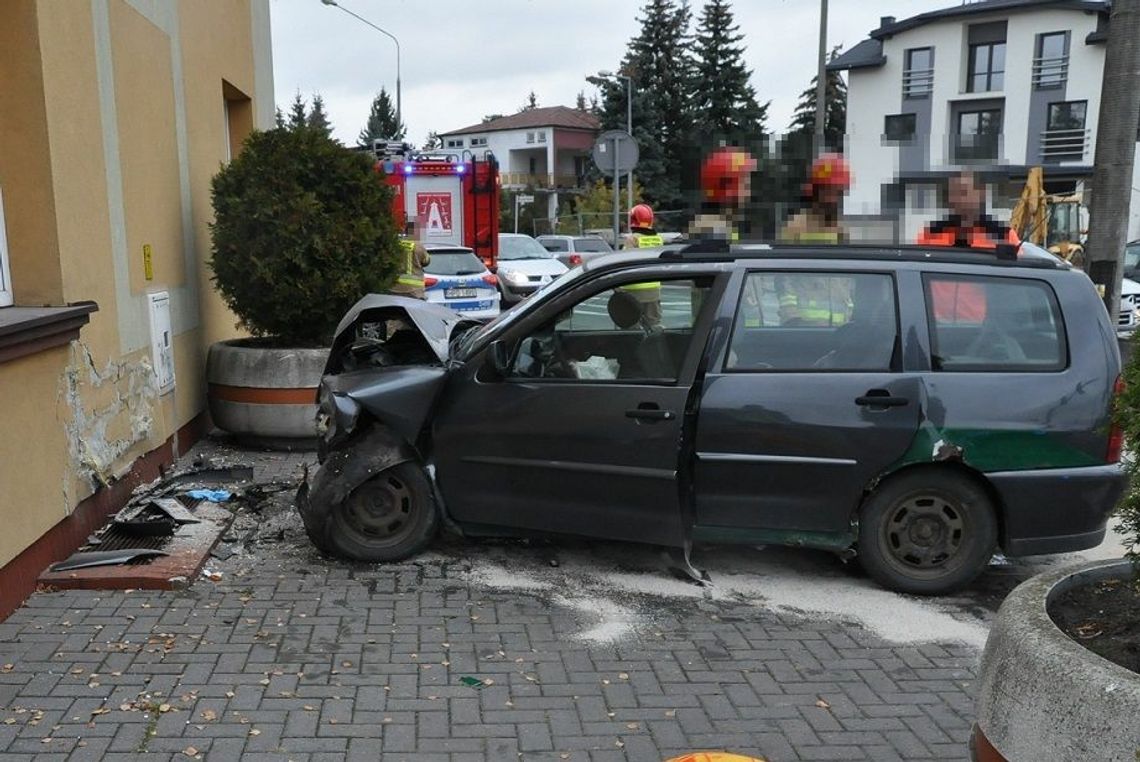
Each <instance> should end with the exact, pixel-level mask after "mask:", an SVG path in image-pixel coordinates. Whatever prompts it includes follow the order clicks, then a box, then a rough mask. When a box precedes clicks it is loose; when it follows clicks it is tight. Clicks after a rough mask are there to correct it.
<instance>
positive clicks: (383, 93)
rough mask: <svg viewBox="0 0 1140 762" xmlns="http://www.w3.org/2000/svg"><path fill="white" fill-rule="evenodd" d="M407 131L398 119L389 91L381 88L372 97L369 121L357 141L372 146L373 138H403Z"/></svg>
mask: <svg viewBox="0 0 1140 762" xmlns="http://www.w3.org/2000/svg"><path fill="white" fill-rule="evenodd" d="M407 131H408V130H407V127H405V126H404V124H403V123H401V122H399V121H398V120H397V119H396V107H395V106H394V105H393V104H392V98H391V96H389V95H388V91H387V90H385V89H384V88H380V92H379V93H377V94H376V97H375V98H373V99H372V109H371V111H370V112H369V114H368V123H367V124H366V125H365V127H364V129H363V130H361V131H360V135H359V137H357V138H356V142H357V143H359V144H360V145H362V146H371V145H372V141H373V140H403V139H404V135H405V134H407Z"/></svg>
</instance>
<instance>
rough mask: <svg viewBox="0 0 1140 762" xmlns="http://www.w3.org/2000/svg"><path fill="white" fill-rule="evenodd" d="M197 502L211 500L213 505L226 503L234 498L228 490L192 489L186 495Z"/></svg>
mask: <svg viewBox="0 0 1140 762" xmlns="http://www.w3.org/2000/svg"><path fill="white" fill-rule="evenodd" d="M186 494H187V495H189V496H190V497H192V498H194V499H195V500H209V501H210V502H211V503H224V502H226V501H227V500H229V499H230V498H231V497H233V493H232V492H230V491H229V490H226V489H192V490H190V491H189V492H187V493H186Z"/></svg>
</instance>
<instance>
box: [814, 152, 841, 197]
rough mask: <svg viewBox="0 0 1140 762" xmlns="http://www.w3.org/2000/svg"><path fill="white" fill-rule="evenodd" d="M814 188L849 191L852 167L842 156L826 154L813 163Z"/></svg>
mask: <svg viewBox="0 0 1140 762" xmlns="http://www.w3.org/2000/svg"><path fill="white" fill-rule="evenodd" d="M808 183H809V184H810V185H812V186H821V185H822V186H832V187H836V188H841V189H843V190H847V189H848V188H850V187H851V166H850V165H849V164H848V163H847V159H844V158H843V156H842V155H841V154H837V153H824V154H820V155H819V157H818V158H817V159H816V160H815V161H813V162H812V163H811V178H810V179H809V181H808Z"/></svg>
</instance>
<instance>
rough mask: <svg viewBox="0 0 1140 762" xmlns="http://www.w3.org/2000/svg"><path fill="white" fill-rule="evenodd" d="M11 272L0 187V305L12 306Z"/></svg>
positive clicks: (2, 195)
mask: <svg viewBox="0 0 1140 762" xmlns="http://www.w3.org/2000/svg"><path fill="white" fill-rule="evenodd" d="M11 273H12V271H11V269H10V268H9V266H8V228H7V226H6V225H5V223H4V189H3V188H2V187H0V307H11V306H12V275H11Z"/></svg>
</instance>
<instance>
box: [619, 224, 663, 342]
mask: <svg viewBox="0 0 1140 762" xmlns="http://www.w3.org/2000/svg"><path fill="white" fill-rule="evenodd" d="M664 245H665V239H664V238H662V237H661V236H659V235H657V231H656V230H655V229H654V227H653V209H652V207H650V206H649V204H638V205H637V206H635V207H633V208H632V209H630V210H629V235H627V236H626V237H625V240H624V242H623V243H622V248H623V249H647V248H650V247H652V246H664ZM621 290H622V291H628V292H629V293H631V294H633V295H634V296H635V297H637V301H638V302H640V303H641V314H642V315H643V316H644V318H645V324H646V326H647V327H649V328H660V327H661V282H660V281H646V282H644V283H630V284H629V285H628V286H622V287H621Z"/></svg>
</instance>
